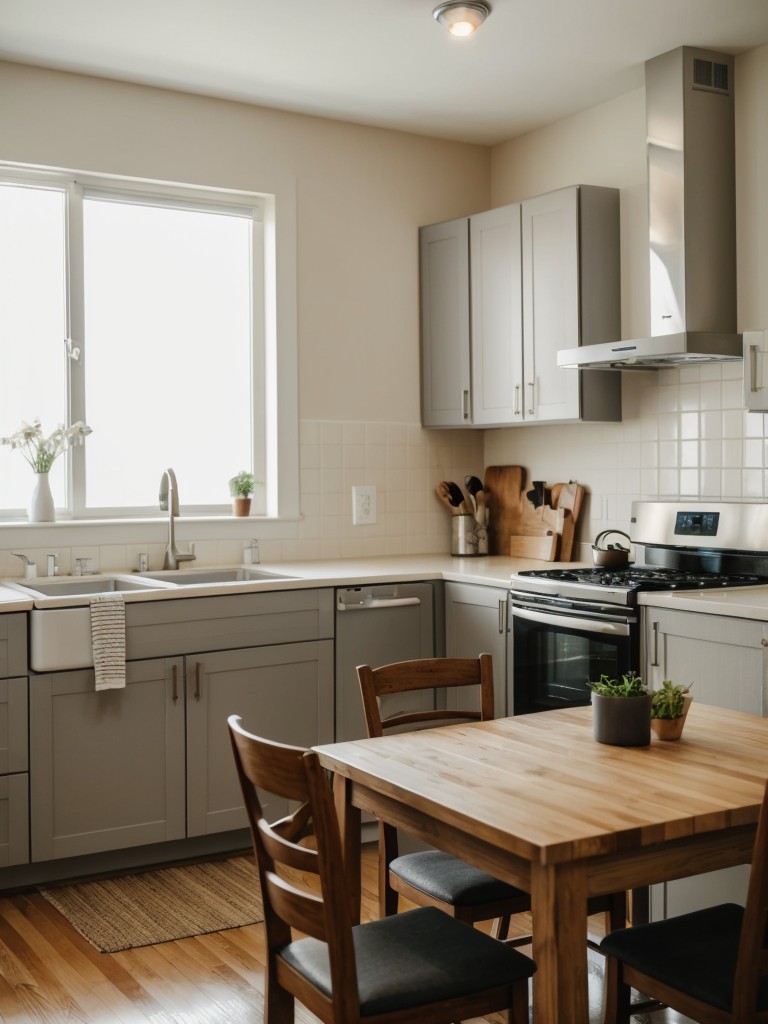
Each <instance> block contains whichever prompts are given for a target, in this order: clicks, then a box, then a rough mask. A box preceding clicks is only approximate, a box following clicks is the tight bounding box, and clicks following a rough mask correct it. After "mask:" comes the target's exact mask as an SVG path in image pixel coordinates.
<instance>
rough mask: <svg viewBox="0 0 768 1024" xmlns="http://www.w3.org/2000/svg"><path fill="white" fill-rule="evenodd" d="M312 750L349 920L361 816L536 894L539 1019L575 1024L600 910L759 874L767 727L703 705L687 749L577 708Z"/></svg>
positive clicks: (543, 1023) (684, 742) (355, 895)
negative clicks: (593, 905) (327, 787)
mask: <svg viewBox="0 0 768 1024" xmlns="http://www.w3.org/2000/svg"><path fill="white" fill-rule="evenodd" d="M316 749H317V751H318V753H319V756H320V760H321V763H322V764H323V765H324V766H325V767H326V768H328V769H330V770H332V771H333V772H334V788H335V792H336V806H337V809H338V811H339V815H340V824H341V828H342V834H343V837H344V847H345V858H346V860H347V877H348V880H349V885H350V889H351V890H352V892H351V898H352V905H353V910H354V907H355V901H357V904H358V905H359V847H360V810H361V809H362V810H366V811H369V812H372V813H373V814H375V815H377V816H378V817H379V818H381V819H384V820H387V821H390V822H392V823H393V824H395V825H397V826H399V827H401V828H404V829H406V830H407V831H409V832H411V833H412V834H414V835H417V836H419V837H420V838H421V839H423V840H425V841H427V842H429V843H431V844H432V845H433V846H437V847H438V848H441V849H444V850H447V851H448V852H449V853H452V854H454V855H455V856H459V857H461V858H462V859H464V860H466V861H468V862H470V863H474V864H475V865H476V866H477V867H480V868H482V869H483V870H485V871H488V872H490V873H491V874H493V875H495V876H496V877H499V878H502V879H504V880H505V881H508V882H510V883H512V884H514V885H518V886H520V887H521V888H523V889H524V890H525V891H526V892H530V893H531V907H532V911H533V921H534V929H533V955H534V959H535V960H536V963H537V967H538V970H537V972H536V974H535V975H534V1007H535V1012H536V1018H535V1019H536V1021H537V1024H574V1021H584V1020H587V1019H588V1012H587V968H586V952H585V951H586V946H585V937H586V928H587V915H586V906H587V899H588V898H589V897H590V896H595V895H604V894H608V893H611V892H617V891H621V890H623V889H632V888H636V887H640V886H644V885H648V884H651V883H653V882H661V881H666V880H668V879H672V878H680V877H684V876H686V875H692V874H698V873H700V872H702V871H709V870H715V869H717V868H722V867H729V866H732V865H734V864H743V863H748V862H749V861H750V860H751V857H752V847H753V844H754V835H755V827H756V823H757V818H758V814H759V810H760V804H761V800H762V796H763V790H764V787H765V783H766V779H768V718H759V717H755V716H752V715H747V714H743V713H741V712H738V711H730V710H724V709H722V708H716V707H709V706H706V705H703V704H699V705H697V704H696V702H695V700H694V703H693V705H692V707H691V710H690V711H689V713H688V718H687V721H686V725H685V731H684V732H683V737H682V739H680V740H677V741H673V742H665V741H661V740H658V739H656V738H653V739H652V740H651V743H650V745H649V746H647V747H614V746H607V745H604V744H600V743H597V742H596V741H595V740H594V739H593V735H592V709H591V708H589V707H586V708H568V709H562V710H556V711H545V712H541V713H539V714H533V715H521V716H518V717H516V718H503V719H497V720H494V721H490V722H477V723H472V724H468V725H455V726H447V727H443V728H439V729H431V730H425V731H421V732H411V733H406V734H401V735H393V736H386V737H381V738H376V739H366V740H356V741H352V742H347V743H337V744H331V745H327V746H322V747H318V748H316Z"/></svg>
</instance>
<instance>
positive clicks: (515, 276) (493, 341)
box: [469, 203, 523, 426]
mask: <svg viewBox="0 0 768 1024" xmlns="http://www.w3.org/2000/svg"><path fill="white" fill-rule="evenodd" d="M469 251H470V264H471V281H472V287H471V296H472V300H471V306H472V312H471V318H472V423H473V424H474V425H475V426H494V425H500V424H509V423H514V422H518V421H520V420H522V418H523V406H522V399H523V309H522V285H521V269H520V204H519V203H513V204H512V205H510V206H502V207H499V208H498V209H496V210H488V211H487V212H486V213H479V214H476V215H474V216H473V217H471V218H470V221H469Z"/></svg>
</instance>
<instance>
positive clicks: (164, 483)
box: [159, 469, 195, 569]
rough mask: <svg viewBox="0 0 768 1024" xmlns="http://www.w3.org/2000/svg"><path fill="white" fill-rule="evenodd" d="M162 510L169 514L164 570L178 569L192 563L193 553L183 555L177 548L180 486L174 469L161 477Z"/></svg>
mask: <svg viewBox="0 0 768 1024" xmlns="http://www.w3.org/2000/svg"><path fill="white" fill-rule="evenodd" d="M159 501H160V510H161V511H162V512H165V511H167V512H168V545H167V546H166V549H165V558H164V559H163V568H164V569H178V568H179V562H192V561H194V559H195V555H194V553H193V552H191V551H190V552H186V553H182V552H180V551H178V549H177V548H176V526H175V522H174V517H175V516H177V515H178V514H179V485H178V484H177V483H176V474H175V473H174V472H173V470H172V469H166V471H165V472H164V473H163V475H162V476H161V477H160V494H159Z"/></svg>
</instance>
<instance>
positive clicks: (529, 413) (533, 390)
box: [528, 380, 536, 416]
mask: <svg viewBox="0 0 768 1024" xmlns="http://www.w3.org/2000/svg"><path fill="white" fill-rule="evenodd" d="M528 387H529V388H530V389H531V406H530V408H529V410H528V415H529V416H533V412H534V405H535V393H536V384H535V382H534V381H532V380H529V381H528Z"/></svg>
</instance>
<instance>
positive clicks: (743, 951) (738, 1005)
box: [732, 783, 768, 1021]
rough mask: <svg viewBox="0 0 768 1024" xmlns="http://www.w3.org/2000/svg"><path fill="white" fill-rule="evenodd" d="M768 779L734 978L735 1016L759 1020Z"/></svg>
mask: <svg viewBox="0 0 768 1024" xmlns="http://www.w3.org/2000/svg"><path fill="white" fill-rule="evenodd" d="M767 930H768V783H766V787H765V790H764V792H763V803H762V806H761V808H760V818H759V820H758V824H757V835H756V837H755V847H754V851H753V853H752V867H751V869H750V873H749V888H748V890H747V901H746V905H745V908H744V920H743V924H742V927H741V940H740V942H739V956H738V960H737V961H736V975H735V979H734V987H733V991H734V997H733V1010H732V1014H733V1019H734V1020H736V1021H740V1020H757V1019H760V1020H762V1019H763V1016H762V1015H761V1016H760V1017H759V1018H758V1016H757V1005H758V998H759V995H760V989H761V983H762V985H763V986H764V985H765V983H766V977H768V935H767V934H766V932H767Z"/></svg>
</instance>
